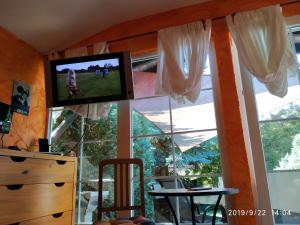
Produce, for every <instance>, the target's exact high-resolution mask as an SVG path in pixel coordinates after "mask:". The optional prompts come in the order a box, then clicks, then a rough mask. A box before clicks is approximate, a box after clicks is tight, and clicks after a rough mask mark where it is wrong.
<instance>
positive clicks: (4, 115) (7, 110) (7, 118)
mask: <svg viewBox="0 0 300 225" xmlns="http://www.w3.org/2000/svg"><path fill="white" fill-rule="evenodd" d="M11 121H12V111H11V107H10V105H7V104H4V103H1V102H0V133H1V134H8V133H9V130H10V126H11Z"/></svg>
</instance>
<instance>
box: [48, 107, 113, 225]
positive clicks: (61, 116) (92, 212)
mask: <svg viewBox="0 0 300 225" xmlns="http://www.w3.org/2000/svg"><path fill="white" fill-rule="evenodd" d="M51 112H52V113H51V115H52V118H51V132H50V135H51V136H50V140H51V151H53V152H65V153H66V152H68V151H70V150H73V151H75V153H76V155H77V156H78V173H77V174H78V177H77V205H76V206H77V207H76V216H77V218H76V221H77V224H92V221H94V220H95V218H96V216H97V205H98V177H99V172H98V164H99V161H100V160H102V159H108V158H116V157H117V138H116V137H117V127H118V126H117V103H111V106H110V111H109V113H108V115H107V117H106V118H102V119H99V120H91V119H84V118H82V117H81V116H79V115H77V114H75V113H74V112H72V111H70V110H67V109H63V108H53V109H51ZM105 174H106V177H105V182H106V183H107V185H104V200H105V203H106V204H111V202H112V201H113V193H114V192H113V187H112V185H111V182H113V180H112V179H111V175H112V173H111V171H105ZM93 218H94V219H93Z"/></svg>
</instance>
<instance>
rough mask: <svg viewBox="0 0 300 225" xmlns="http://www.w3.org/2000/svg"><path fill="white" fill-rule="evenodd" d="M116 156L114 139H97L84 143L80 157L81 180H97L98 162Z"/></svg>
mask: <svg viewBox="0 0 300 225" xmlns="http://www.w3.org/2000/svg"><path fill="white" fill-rule="evenodd" d="M116 157H117V142H116V141H103V142H102V141H99V142H96V143H84V148H83V158H82V170H81V172H82V180H85V181H87V180H88V181H91V180H98V177H99V162H100V161H101V160H103V159H114V158H116Z"/></svg>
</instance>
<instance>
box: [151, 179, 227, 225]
mask: <svg viewBox="0 0 300 225" xmlns="http://www.w3.org/2000/svg"><path fill="white" fill-rule="evenodd" d="M176 180H177V188H185V187H184V185H183V182H182V180H181V179H179V178H177V179H176ZM156 181H157V182H158V183H159V184H160V185H161V187H164V188H166V189H172V188H176V186H175V182H174V179H170V178H164V179H156ZM176 198H178V203H179V212H180V220H181V221H183V222H184V221H190V220H191V218H192V213H191V211H190V208H191V202H190V199H189V198H188V197H172V198H170V202H171V204H173V208H174V209H175V208H176V204H177V203H176V201H177V200H176ZM214 207H215V205H214V204H199V203H195V204H194V207H193V208H194V209H195V211H196V213H197V216H196V219H197V222H198V223H200V222H201V223H204V222H211V219H212V216H210V215H209V212H213V210H214ZM218 212H219V213H220V214H221V217H220V218H217V219H218V221H220V222H222V223H227V214H226V210H225V208H224V206H222V205H220V206H219V208H218Z"/></svg>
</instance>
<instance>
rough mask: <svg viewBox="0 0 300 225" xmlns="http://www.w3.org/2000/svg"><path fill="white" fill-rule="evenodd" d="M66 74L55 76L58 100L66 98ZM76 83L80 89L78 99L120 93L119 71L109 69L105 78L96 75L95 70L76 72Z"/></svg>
mask: <svg viewBox="0 0 300 225" xmlns="http://www.w3.org/2000/svg"><path fill="white" fill-rule="evenodd" d="M66 76H67V74H58V76H57V86H58V100H59V101H64V100H67V98H68V92H67V88H66ZM76 84H77V87H78V89H79V90H80V93H79V97H78V98H80V99H82V98H91V97H98V96H109V95H120V94H121V84H120V72H119V71H111V72H110V73H109V75H107V76H105V78H102V74H101V75H96V74H95V72H87V73H77V74H76Z"/></svg>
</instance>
